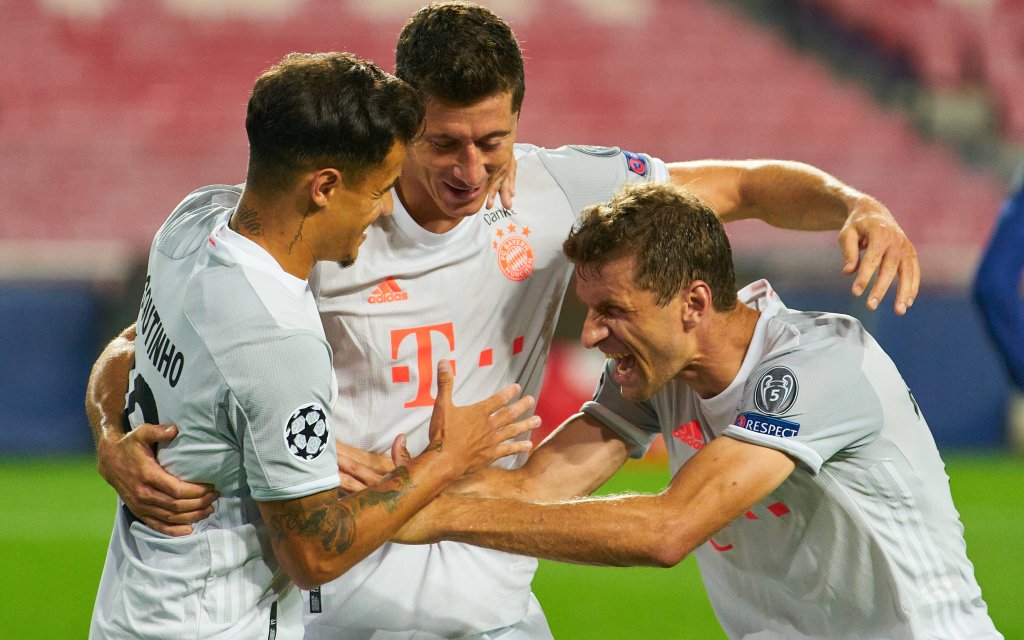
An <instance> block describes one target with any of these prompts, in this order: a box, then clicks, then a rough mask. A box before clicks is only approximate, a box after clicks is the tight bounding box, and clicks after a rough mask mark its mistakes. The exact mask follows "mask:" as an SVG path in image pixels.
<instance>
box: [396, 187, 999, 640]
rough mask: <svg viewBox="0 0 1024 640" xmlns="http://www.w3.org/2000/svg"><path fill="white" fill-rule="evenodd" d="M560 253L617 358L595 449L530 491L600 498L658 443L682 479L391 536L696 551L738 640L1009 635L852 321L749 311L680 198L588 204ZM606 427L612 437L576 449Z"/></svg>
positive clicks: (608, 558) (444, 503)
mask: <svg viewBox="0 0 1024 640" xmlns="http://www.w3.org/2000/svg"><path fill="white" fill-rule="evenodd" d="M565 253H566V255H567V256H568V257H569V259H570V260H571V261H572V262H573V263H574V264H575V271H576V276H577V281H576V282H577V284H576V293H577V295H578V296H579V298H580V300H581V301H582V302H584V303H585V304H586V305H587V318H586V321H585V323H584V326H583V334H582V341H583V345H584V346H586V347H588V348H597V349H600V350H601V351H602V352H603V353H604V354H605V355H606V356H607V357H608V361H607V364H606V365H605V370H604V373H603V376H602V378H601V381H600V383H599V384H598V387H597V391H596V392H595V395H594V399H593V401H592V402H588V403H586V404H584V406H583V409H582V414H581V415H579V416H577V417H576V418H574V419H573V420H571V421H570V422H569V423H568V424H567V425H566V426H564V427H563V434H562V437H566V436H567V435H568V434H570V433H572V432H573V431H578V432H579V434H580V437H581V438H582V439H583V440H591V445H592V446H594V447H601V448H603V449H604V451H605V454H604V455H603V456H587V462H585V463H584V465H585V466H586V469H585V471H584V470H580V469H576V470H574V471H573V472H566V471H564V467H559V466H548V467H546V468H534V469H533V471H535V472H536V473H535V476H534V477H532V478H531V479H530V482H533V483H542V482H543V483H563V482H567V481H575V482H577V483H584V484H585V486H586V488H587V489H589V488H590V487H592V486H596V485H597V484H600V483H601V482H603V480H604V478H607V477H608V476H609V475H610V474H611V472H613V471H614V470H615V469H617V468H618V466H619V465H621V464H622V463H623V462H624V461H625V459H626V457H627V455H628V454H629V453H632V454H634V455H639V454H641V453H642V452H643V451H645V449H646V447H647V445H649V443H650V442H651V439H652V438H653V437H654V436H655V435H656V434H658V433H661V434H662V435H664V438H665V441H666V443H667V445H668V453H669V456H670V462H671V468H672V473H673V477H672V480H671V482H670V483H669V485H668V487H667V488H666V489H665V490H664V491H663V492H662V493H661V494H658V495H629V496H613V497H608V498H584V499H577V500H571V501H565V502H562V503H546V504H530V503H527V502H518V501H515V500H508V499H491V500H489V499H487V498H482V497H471V496H446V495H443V496H441V497H440V498H438V500H437V501H436V502H434V503H432V504H431V505H430V506H428V507H427V510H425V511H424V512H422V513H421V514H419V515H417V516H415V517H414V518H413V519H412V520H411V521H410V523H409V524H408V525H407V529H403V530H402V532H401V535H400V538H399V539H403V540H407V541H415V540H416V539H420V540H438V539H446V540H458V541H462V542H469V543H472V544H481V545H487V546H489V547H491V548H494V549H500V550H503V551H508V552H512V553H528V554H532V555H537V556H540V557H545V558H550V559H553V560H561V561H568V562H579V563H589V564H600V565H616V566H631V565H653V566H672V565H675V564H676V563H677V562H679V561H680V560H681V559H682V558H683V557H685V556H686V555H688V554H689V553H691V552H692V553H694V554H695V555H696V556H697V560H698V563H699V565H700V570H701V575H702V577H703V580H704V583H705V586H706V588H707V590H708V594H709V596H710V599H711V603H712V606H713V607H714V610H715V613H716V614H717V616H718V619H719V621H720V622H721V624H722V626H723V628H724V629H725V632H726V633H727V634H728V636H729V637H730V638H754V637H756V638H764V639H765V640H768V639H778V640H791V639H793V638H822V639H824V638H950V639H954V638H972V639H974V640H982V639H987V638H1001V637H1002V636H1001V635H1000V634H999V633H998V632H997V631H996V629H995V627H994V626H993V624H992V621H991V620H990V618H989V616H988V612H987V608H986V606H985V603H984V601H983V600H982V598H981V589H980V588H979V587H978V584H977V582H976V581H975V579H974V571H973V567H972V566H971V563H970V561H969V560H968V559H967V555H966V551H965V547H966V545H965V543H964V539H963V535H962V532H963V526H962V525H961V524H960V522H959V519H958V515H957V512H956V509H955V508H954V506H953V500H952V497H951V496H950V492H949V484H948V482H949V479H948V477H947V476H946V474H945V472H944V467H943V464H942V460H941V459H940V457H939V453H938V450H937V449H936V448H935V443H934V441H933V440H932V437H931V433H930V431H929V430H928V425H927V423H926V422H925V419H924V416H923V415H922V413H921V409H920V408H919V407H918V405H917V402H916V401H915V400H914V397H913V395H912V394H911V393H910V390H909V389H908V388H907V385H906V384H905V383H904V381H903V379H902V378H901V377H900V374H899V372H898V371H897V370H896V367H895V365H894V364H893V363H892V361H891V360H890V359H889V358H888V356H886V354H885V353H884V352H883V351H882V349H881V348H880V347H879V346H878V344H877V343H876V342H875V340H874V339H873V338H872V337H871V336H870V335H869V334H868V333H867V332H866V331H865V330H864V328H863V326H861V324H860V322H858V321H857V320H856V319H854V318H851V317H849V316H844V315H839V314H832V313H820V312H802V311H796V310H791V309H787V308H786V307H785V305H783V303H782V301H781V300H780V299H779V296H778V294H777V293H776V292H775V291H773V289H772V287H771V285H769V284H768V282H767V281H765V280H760V281H757V282H755V283H753V284H751V285H748V286H747V287H746V288H744V289H742V290H741V291H740V292H739V294H738V296H737V293H736V285H735V276H734V272H733V264H732V255H731V251H730V248H729V241H728V239H727V238H726V235H725V232H724V230H723V228H722V225H721V223H720V221H719V220H718V219H717V218H716V217H715V215H714V213H712V211H711V210H710V209H708V208H707V206H705V205H704V204H702V203H701V202H700V201H698V200H697V199H696V198H694V197H693V196H692V195H689V194H688V193H686V192H685V191H684V190H682V189H679V188H677V187H674V186H672V185H663V184H647V185H639V186H634V187H632V188H626V189H624V190H623V191H622V192H621V193H619V194H617V195H616V196H615V197H614V198H612V200H611V201H610V202H609V203H607V204H601V205H595V206H592V207H590V208H589V209H587V210H586V211H585V212H584V214H583V217H582V219H581V222H580V223H579V225H578V227H577V228H576V229H575V230H574V231H573V232H572V234H571V235H570V236H569V238H568V240H566V242H565ZM602 427H603V428H604V430H605V433H614V434H615V435H614V436H612V437H610V438H608V439H607V440H606V441H605V442H604V443H598V442H596V441H594V440H592V439H591V438H590V437H589V436H587V435H586V433H587V432H588V431H593V430H595V429H597V428H602ZM543 451H544V445H542V446H541V447H540V448H539V449H538V451H537V452H536V454H535V456H533V457H531V459H530V461H529V462H528V463H527V464H526V465H525V467H523V470H524V471H525V470H530V469H531V468H532V467H534V466H535V465H536V463H537V462H539V461H540V460H542V459H543V458H542V456H543ZM595 458H596V459H597V460H599V462H597V463H594V462H593V460H594V459H595ZM574 474H575V475H576V478H575V479H573V478H572V477H571V476H572V475H574ZM587 474H589V476H590V477H584V476H585V475H587ZM492 475H494V474H492ZM506 480H507V479H506Z"/></svg>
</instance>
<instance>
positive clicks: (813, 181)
mask: <svg viewBox="0 0 1024 640" xmlns="http://www.w3.org/2000/svg"><path fill="white" fill-rule="evenodd" d="M668 168H669V176H670V179H671V181H672V183H673V184H676V185H678V186H681V187H685V188H687V189H689V190H690V191H691V192H693V193H694V194H695V195H696V196H697V197H699V198H701V199H702V200H704V201H705V202H706V203H708V205H710V206H711V208H712V209H714V210H715V212H717V213H718V215H719V217H720V218H721V219H722V220H723V221H724V222H729V221H733V220H743V219H747V218H758V219H760V220H763V221H765V222H767V223H768V224H771V225H773V226H777V227H783V228H786V229H801V230H806V231H824V230H829V229H841V231H840V233H839V246H840V248H841V250H842V252H843V259H844V266H843V273H845V274H847V275H850V274H852V273H856V276H855V277H854V279H853V285H852V287H851V289H852V291H853V294H854V295H857V296H859V295H861V293H863V292H864V290H865V289H866V288H867V285H868V284H869V282H870V281H871V277H872V276H873V275H875V274H876V272H877V276H878V277H877V279H876V280H875V284H874V286H873V287H872V288H871V291H870V292H869V293H868V302H867V305H868V307H869V308H871V309H875V308H877V306H878V303H879V302H880V301H881V299H882V298H883V297H885V293H886V292H887V291H888V290H889V286H890V285H891V284H892V282H893V280H894V279H895V278H896V277H897V276H899V285H898V288H897V291H896V301H895V304H894V308H895V310H896V313H897V314H900V315H902V314H904V313H906V310H907V308H908V307H910V306H911V305H912V304H913V303H914V298H915V297H916V296H917V290H918V286H919V283H920V278H921V267H920V264H919V263H918V260H917V250H916V249H915V248H914V245H913V244H912V243H911V242H910V240H909V239H908V238H907V236H906V234H905V233H904V232H903V230H902V229H901V228H900V226H899V224H897V222H896V219H895V218H894V217H893V215H892V214H891V213H890V212H889V210H888V209H887V208H886V207H885V205H883V204H882V203H880V202H879V201H878V200H875V199H874V198H872V197H871V196H869V195H867V194H864V193H862V192H860V191H858V190H856V189H854V188H853V187H850V186H849V185H846V184H843V183H842V182H840V181H839V180H837V179H836V178H834V177H832V176H831V175H829V174H827V173H825V172H824V171H821V170H820V169H816V168H814V167H812V166H810V165H806V164H803V163H799V162H784V161H775V160H748V161H721V160H701V161H694V162H677V163H672V164H669V165H668ZM862 252H863V253H862Z"/></svg>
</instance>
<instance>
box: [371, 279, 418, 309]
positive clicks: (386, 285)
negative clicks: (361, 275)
mask: <svg viewBox="0 0 1024 640" xmlns="http://www.w3.org/2000/svg"><path fill="white" fill-rule="evenodd" d="M368 299H369V301H370V304H383V303H385V302H398V301H399V300H408V299H409V294H408V293H406V292H405V291H402V289H401V287H399V286H398V283H397V282H396V281H395V279H394V277H392V276H388V277H387V278H385V280H384V282H382V283H380V285H378V286H377V288H376V289H374V290H373V293H371V294H370V297H369V298H368Z"/></svg>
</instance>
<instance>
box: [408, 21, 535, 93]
mask: <svg viewBox="0 0 1024 640" xmlns="http://www.w3.org/2000/svg"><path fill="white" fill-rule="evenodd" d="M395 75H397V76H398V77H399V78H401V79H402V80H405V81H406V82H408V83H409V84H411V85H412V86H413V87H415V88H416V90H417V91H419V92H420V93H421V94H422V95H424V96H425V97H429V98H434V99H437V100H440V101H441V102H444V103H447V104H450V105H454V106H459V107H465V106H469V105H472V104H475V103H477V102H479V101H480V100H483V99H484V98H486V97H488V96H491V95H494V94H495V93H499V92H502V91H510V92H511V93H512V112H513V113H518V112H519V110H520V109H521V108H522V106H523V96H524V95H525V93H526V83H525V80H524V78H523V52H522V51H521V50H520V49H519V42H518V41H517V40H516V37H515V34H513V33H512V29H511V28H509V26H508V25H507V24H506V23H505V21H504V20H502V19H501V18H499V17H498V16H497V15H495V14H494V12H492V11H491V10H490V9H487V8H485V7H481V6H479V5H476V4H472V3H469V2H434V3H431V4H429V5H427V6H426V7H424V8H422V9H420V10H419V11H417V12H416V13H414V14H413V15H412V17H410V18H409V21H408V22H406V23H405V27H403V28H402V33H401V34H399V36H398V48H397V50H396V51H395Z"/></svg>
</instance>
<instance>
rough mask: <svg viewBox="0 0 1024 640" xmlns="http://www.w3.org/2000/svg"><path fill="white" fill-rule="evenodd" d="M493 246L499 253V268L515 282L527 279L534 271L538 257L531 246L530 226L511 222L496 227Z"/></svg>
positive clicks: (497, 253) (492, 239) (492, 240)
mask: <svg viewBox="0 0 1024 640" xmlns="http://www.w3.org/2000/svg"><path fill="white" fill-rule="evenodd" d="M491 248H492V249H493V250H494V252H495V253H496V255H497V258H498V268H499V269H501V272H502V273H503V274H504V275H505V277H506V278H508V279H509V280H512V281H514V282H519V281H521V280H526V279H527V278H529V277H530V274H532V273H533V268H534V266H535V264H536V259H535V257H534V255H533V247H531V246H530V227H527V226H524V225H517V224H515V223H512V222H509V223H508V224H502V225H499V226H498V227H497V228H495V229H494V233H493V235H492V238H491Z"/></svg>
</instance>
